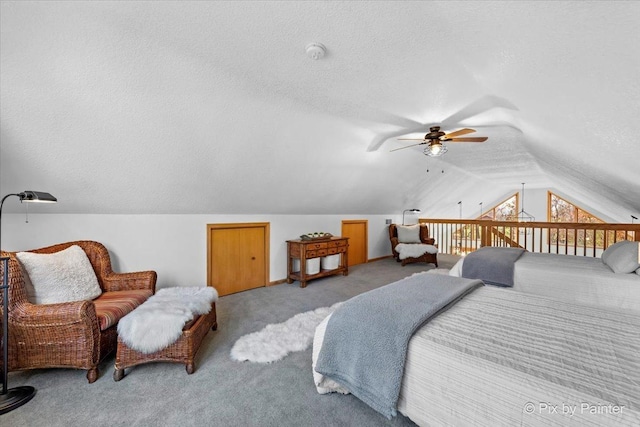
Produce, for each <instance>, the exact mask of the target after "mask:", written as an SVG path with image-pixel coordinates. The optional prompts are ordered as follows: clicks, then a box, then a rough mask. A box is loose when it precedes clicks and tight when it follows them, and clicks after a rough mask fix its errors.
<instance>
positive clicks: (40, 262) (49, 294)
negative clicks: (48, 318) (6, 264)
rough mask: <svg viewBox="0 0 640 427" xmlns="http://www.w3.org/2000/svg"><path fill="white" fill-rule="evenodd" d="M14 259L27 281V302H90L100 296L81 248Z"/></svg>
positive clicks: (21, 254)
mask: <svg viewBox="0 0 640 427" xmlns="http://www.w3.org/2000/svg"><path fill="white" fill-rule="evenodd" d="M16 257H17V258H18V260H19V261H20V263H21V264H22V267H23V268H24V270H25V272H26V273H27V276H28V277H29V279H30V280H28V281H27V280H25V286H26V291H27V299H28V300H29V301H30V302H31V303H33V304H56V303H61V302H71V301H82V300H92V299H94V298H96V297H98V296H100V294H102V289H101V288H100V284H99V283H98V279H97V277H96V274H95V272H94V270H93V267H92V266H91V262H90V261H89V258H88V257H87V254H86V253H85V252H84V251H83V250H82V248H80V246H77V245H73V246H70V247H68V248H67V249H65V250H62V251H60V252H55V253H51V254H38V253H33V252H18V253H16ZM29 282H30V283H29ZM29 284H31V286H29Z"/></svg>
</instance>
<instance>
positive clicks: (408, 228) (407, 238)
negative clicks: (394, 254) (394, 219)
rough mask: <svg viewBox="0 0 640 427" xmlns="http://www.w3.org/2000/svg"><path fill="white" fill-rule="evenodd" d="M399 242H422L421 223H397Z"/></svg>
mask: <svg viewBox="0 0 640 427" xmlns="http://www.w3.org/2000/svg"><path fill="white" fill-rule="evenodd" d="M396 228H397V230H398V242H399V243H422V241H421V240H420V224H415V225H397V226H396Z"/></svg>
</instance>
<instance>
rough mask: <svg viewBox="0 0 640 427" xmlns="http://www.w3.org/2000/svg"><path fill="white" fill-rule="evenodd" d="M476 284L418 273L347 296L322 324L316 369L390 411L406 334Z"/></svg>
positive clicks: (380, 409) (401, 371) (393, 406)
mask: <svg viewBox="0 0 640 427" xmlns="http://www.w3.org/2000/svg"><path fill="white" fill-rule="evenodd" d="M480 286H483V283H482V282H481V281H480V280H469V279H462V278H459V277H451V276H445V275H439V274H419V275H415V276H412V277H408V278H406V279H402V280H399V281H397V282H394V283H391V284H389V285H386V286H383V287H381V288H378V289H374V290H372V291H369V292H366V293H364V294H361V295H358V296H356V297H353V298H351V299H350V300H348V301H346V302H344V303H343V304H342V305H341V306H340V307H339V308H338V309H337V310H336V311H334V312H333V314H332V316H331V318H330V319H329V322H328V323H327V329H326V332H325V336H324V342H323V344H322V348H321V349H320V353H319V355H318V361H317V363H316V368H315V370H316V372H318V373H320V374H322V375H324V376H326V377H327V378H330V379H332V380H334V381H336V382H337V383H339V384H340V385H342V386H344V387H345V388H347V389H348V390H349V391H350V392H351V393H352V394H353V395H355V396H356V397H358V398H359V399H360V400H362V401H363V402H365V403H366V404H367V405H369V406H371V407H372V408H373V409H375V410H376V411H378V412H380V413H381V414H383V415H384V416H386V417H387V418H391V417H393V416H395V415H396V407H397V402H398V397H399V395H400V385H401V383H402V376H403V374H404V363H405V359H406V353H407V347H408V345H409V340H410V339H411V336H412V335H413V333H414V332H415V331H416V330H417V329H418V328H419V327H420V326H422V324H424V323H425V322H426V321H427V320H429V319H430V318H432V317H434V316H436V315H437V314H439V313H440V312H442V311H444V310H446V309H447V308H449V307H450V306H451V305H453V304H454V303H455V302H456V301H458V300H459V299H460V298H462V297H463V296H465V295H466V294H468V293H469V292H471V291H473V290H474V289H476V288H478V287H480Z"/></svg>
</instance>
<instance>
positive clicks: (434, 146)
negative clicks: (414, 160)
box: [423, 141, 449, 157]
mask: <svg viewBox="0 0 640 427" xmlns="http://www.w3.org/2000/svg"><path fill="white" fill-rule="evenodd" d="M447 151H449V149H448V148H447V146H446V145H444V144H442V143H440V142H438V141H432V142H431V143H430V144H429V145H428V146H427V147H426V148H425V149H424V151H423V153H424V154H425V155H427V156H429V157H439V156H442V155H443V154H444V153H446V152H447Z"/></svg>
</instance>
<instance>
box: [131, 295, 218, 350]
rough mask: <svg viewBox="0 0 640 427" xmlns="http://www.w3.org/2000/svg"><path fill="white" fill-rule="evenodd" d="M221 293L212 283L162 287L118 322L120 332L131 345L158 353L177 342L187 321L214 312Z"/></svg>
mask: <svg viewBox="0 0 640 427" xmlns="http://www.w3.org/2000/svg"><path fill="white" fill-rule="evenodd" d="M217 299H218V292H217V291H216V290H215V289H214V288H212V287H211V286H205V287H175V288H165V289H160V290H158V292H156V293H155V295H152V296H151V297H150V298H149V299H148V300H146V301H145V302H144V303H142V305H140V307H138V308H136V309H135V310H133V311H132V312H131V313H129V314H127V315H126V316H124V317H123V318H122V319H120V321H119V322H118V335H119V336H120V338H121V339H122V341H123V342H124V343H125V344H127V346H128V347H129V348H132V349H134V350H138V351H140V352H142V353H145V354H149V353H154V352H156V351H158V350H161V349H163V348H165V347H167V346H168V345H170V344H173V343H174V342H175V341H176V340H177V339H178V338H180V335H182V328H183V327H184V324H185V323H187V322H188V321H189V320H191V319H193V318H194V317H195V316H198V315H201V314H207V313H208V312H209V311H211V303H212V302H214V301H216V300H217Z"/></svg>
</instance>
